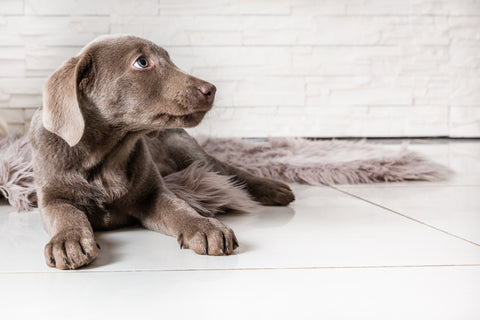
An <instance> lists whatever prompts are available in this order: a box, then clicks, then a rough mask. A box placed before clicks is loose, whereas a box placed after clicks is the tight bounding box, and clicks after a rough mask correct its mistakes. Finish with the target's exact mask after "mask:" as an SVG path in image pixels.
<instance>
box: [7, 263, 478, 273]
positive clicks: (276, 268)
mask: <svg viewBox="0 0 480 320" xmlns="http://www.w3.org/2000/svg"><path fill="white" fill-rule="evenodd" d="M457 267H458V268H465V267H480V263H473V264H418V265H417V264H412V265H366V266H316V267H315V266H312V267H258V268H257V267H250V268H249V267H247V268H192V269H119V270H75V271H50V272H49V271H10V272H9V271H3V272H0V275H21V274H54V275H58V274H64V275H68V274H90V273H154V272H195V271H199V272H215V271H282V270H285V271H288V270H299V271H301V270H305V271H308V270H366V269H372V270H375V269H415V268H457Z"/></svg>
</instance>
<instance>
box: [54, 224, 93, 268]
mask: <svg viewBox="0 0 480 320" xmlns="http://www.w3.org/2000/svg"><path fill="white" fill-rule="evenodd" d="M98 252H99V248H98V247H97V243H96V242H95V238H94V237H93V235H92V234H91V232H89V231H84V230H77V229H68V230H63V231H61V232H59V233H57V234H56V235H55V236H54V237H53V238H52V239H51V240H50V242H49V243H47V245H46V246H45V259H46V262H47V265H48V266H49V267H53V268H57V269H62V270H67V269H78V268H80V267H82V266H85V265H87V264H90V263H91V262H92V261H93V260H94V259H95V258H96V257H97V255H98Z"/></svg>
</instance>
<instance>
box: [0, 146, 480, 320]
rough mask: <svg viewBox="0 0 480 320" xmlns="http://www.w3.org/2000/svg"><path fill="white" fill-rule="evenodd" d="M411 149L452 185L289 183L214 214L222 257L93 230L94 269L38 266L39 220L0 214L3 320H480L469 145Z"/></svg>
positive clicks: (477, 177) (479, 208)
mask: <svg viewBox="0 0 480 320" xmlns="http://www.w3.org/2000/svg"><path fill="white" fill-rule="evenodd" d="M377 143H383V144H385V145H386V146H387V147H389V148H395V147H397V145H398V144H399V143H401V141H393V142H392V141H383V142H381V141H380V142H378V141H377ZM409 148H410V149H413V150H416V151H419V152H422V153H423V154H425V155H427V156H428V157H430V158H433V159H435V160H436V161H438V162H441V163H443V164H446V165H448V166H450V167H451V168H453V169H454V170H455V171H456V174H455V176H454V177H452V179H450V180H449V181H445V182H435V183H428V182H416V183H389V184H380V183H379V184H372V185H355V186H352V185H337V186H333V187H326V186H317V187H311V186H301V185H296V186H294V191H295V193H296V195H297V200H296V202H295V203H293V204H292V205H291V206H290V207H288V208H274V207H268V208H264V209H263V210H261V211H260V212H256V213H251V214H230V215H229V214H226V215H223V216H221V217H220V219H221V220H223V221H224V222H225V223H226V224H228V225H229V226H231V227H232V229H234V230H235V232H236V234H237V236H238V239H239V241H240V243H241V246H240V248H239V249H238V251H237V252H236V254H235V255H232V256H229V257H208V256H198V255H195V254H194V253H192V252H190V251H188V250H180V249H179V248H178V245H177V243H176V241H175V240H174V239H173V238H171V237H168V236H164V235H161V234H156V233H153V232H150V231H147V230H141V229H137V228H131V229H123V230H118V231H114V232H102V233H97V238H98V241H99V242H100V244H101V245H102V253H101V256H100V257H99V258H98V259H97V260H96V261H95V263H94V264H93V265H92V266H90V267H88V268H85V269H82V270H78V271H58V270H54V269H49V268H47V267H46V266H45V264H44V262H43V246H44V245H45V243H46V242H47V241H48V237H47V235H46V234H45V232H44V231H43V229H42V227H41V222H40V218H39V214H38V211H33V212H29V213H16V212H13V210H12V208H11V207H9V206H6V205H2V206H0V256H1V257H2V258H1V259H0V283H1V286H0V301H1V302H2V308H0V319H32V318H37V319H43V317H44V316H45V317H47V316H48V318H49V319H56V318H63V317H64V316H65V315H67V314H68V318H73V319H77V318H78V319H80V318H85V317H86V316H88V315H91V314H96V315H98V316H100V315H102V314H105V312H108V314H110V317H111V318H112V319H127V318H129V319H132V318H139V319H145V318H153V317H156V315H157V314H158V317H163V318H174V317H175V318H178V319H181V318H187V317H188V318H191V317H195V318H197V319H203V318H207V317H208V318H210V319H216V318H219V317H227V316H228V318H229V319H245V318H262V319H282V318H290V319H291V318H294V317H295V318H298V319H320V318H325V319H333V318H334V319H352V318H355V319H405V318H409V319H429V318H435V319H480V304H478V303H477V300H478V298H480V197H479V194H480V142H457V141H443V142H442V143H437V142H436V141H433V142H431V141H425V140H422V141H413V142H411V144H410V147H409ZM24 301H28V302H29V306H30V307H29V308H22V305H23V304H24ZM122 301H128V303H127V304H125V303H122ZM78 306H82V308H78ZM133 306H135V307H133ZM184 306H185V307H184ZM72 310H73V311H72Z"/></svg>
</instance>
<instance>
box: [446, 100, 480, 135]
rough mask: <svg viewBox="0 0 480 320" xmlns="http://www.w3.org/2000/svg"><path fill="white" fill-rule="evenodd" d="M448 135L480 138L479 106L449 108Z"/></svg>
mask: <svg viewBox="0 0 480 320" xmlns="http://www.w3.org/2000/svg"><path fill="white" fill-rule="evenodd" d="M450 134H451V136H452V137H460V138H461V137H479V136H480V105H477V106H451V107H450Z"/></svg>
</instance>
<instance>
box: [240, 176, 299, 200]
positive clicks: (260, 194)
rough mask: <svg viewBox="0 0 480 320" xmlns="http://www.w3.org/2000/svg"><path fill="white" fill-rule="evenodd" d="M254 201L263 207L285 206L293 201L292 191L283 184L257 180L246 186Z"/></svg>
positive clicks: (268, 180)
mask: <svg viewBox="0 0 480 320" xmlns="http://www.w3.org/2000/svg"><path fill="white" fill-rule="evenodd" d="M247 188H248V189H249V192H250V193H251V195H252V196H253V198H254V199H255V200H257V201H258V202H260V203H261V204H263V205H264V206H286V205H288V204H289V203H290V202H292V201H294V200H295V195H294V194H293V192H292V189H290V187H289V186H288V185H286V184H285V183H283V182H280V181H276V180H271V179H259V180H258V181H255V182H254V183H249V184H248V185H247Z"/></svg>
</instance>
